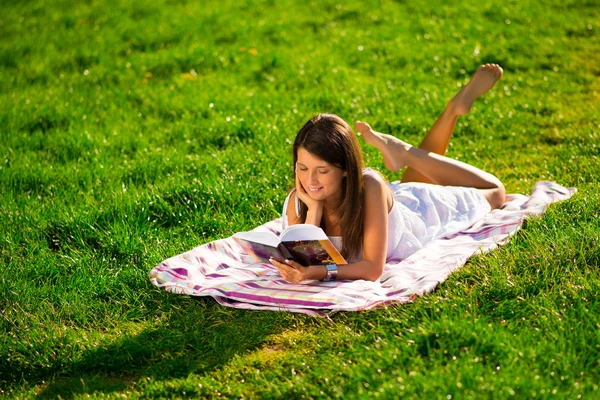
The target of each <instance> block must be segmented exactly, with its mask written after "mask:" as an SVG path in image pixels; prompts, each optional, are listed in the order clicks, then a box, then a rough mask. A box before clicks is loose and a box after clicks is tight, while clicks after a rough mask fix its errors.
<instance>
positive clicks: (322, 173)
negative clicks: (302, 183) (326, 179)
mask: <svg viewBox="0 0 600 400" xmlns="http://www.w3.org/2000/svg"><path fill="white" fill-rule="evenodd" d="M319 173H320V174H321V175H325V174H328V173H329V171H319Z"/></svg>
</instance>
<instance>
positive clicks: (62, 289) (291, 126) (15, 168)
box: [0, 0, 600, 398]
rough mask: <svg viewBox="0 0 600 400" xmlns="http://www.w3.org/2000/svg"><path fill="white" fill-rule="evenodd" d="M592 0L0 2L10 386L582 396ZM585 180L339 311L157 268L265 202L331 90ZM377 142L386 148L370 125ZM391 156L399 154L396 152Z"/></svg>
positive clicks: (593, 374) (390, 127)
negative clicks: (221, 295)
mask: <svg viewBox="0 0 600 400" xmlns="http://www.w3.org/2000/svg"><path fill="white" fill-rule="evenodd" d="M597 8H598V3H597V1H594V0H587V1H566V2H565V1H560V2H559V1H543V2H542V3H540V2H533V1H518V2H517V1H505V2H489V3H485V4H482V3H475V2H469V1H463V2H460V3H456V2H452V3H448V2H441V1H433V2H432V1H428V2H424V1H416V2H415V1H410V2H402V1H378V2H371V3H370V4H367V3H366V2H333V1H320V2H313V3H310V4H305V2H297V1H250V2H246V3H245V4H243V5H240V4H239V2H187V3H186V2H169V1H165V2H160V1H159V2H154V3H151V4H147V5H144V6H141V5H138V4H137V3H135V2H129V3H127V2H119V3H118V4H113V3H109V2H104V1H97V2H93V3H89V4H87V3H71V2H67V1H57V2H52V4H47V2H41V1H27V2H15V4H4V5H3V12H2V15H1V16H0V34H1V35H2V38H3V40H2V42H1V43H0V104H1V105H2V107H1V108H0V134H1V137H2V140H0V155H1V156H2V157H1V158H0V187H1V190H0V262H1V265H2V269H1V270H0V313H1V318H0V333H1V334H0V391H1V392H0V393H1V394H4V395H6V396H9V397H19V398H28V397H34V396H36V395H38V396H40V397H47V398H55V397H57V396H61V397H62V398H74V397H84V396H87V395H91V396H92V397H101V396H109V397H120V396H122V395H126V396H127V397H141V398H147V397H151V396H163V397H175V398H179V397H186V396H193V397H218V396H220V395H223V396H229V397H242V396H243V397H250V398H258V397H267V398H300V397H302V396H304V397H305V398H323V397H344V398H353V397H363V398H366V397H369V398H372V397H377V396H379V397H381V398H395V397H400V398H404V397H425V398H428V397H433V398H440V397H447V396H452V397H454V398H457V397H461V398H481V397H499V398H505V397H510V396H514V397H515V398H521V397H550V396H552V395H553V394H554V395H557V396H560V397H563V398H577V397H578V396H579V395H581V396H583V397H584V398H593V397H597V393H598V383H597V382H598V381H600V376H599V374H598V371H599V370H600V361H599V360H600V358H599V346H600V341H599V336H598V332H599V328H600V326H599V324H600V322H599V318H598V315H600V304H599V302H598V293H599V289H600V288H599V283H600V279H599V276H598V254H600V245H599V244H598V236H599V232H600V224H599V222H598V216H599V215H600V205H599V202H598V200H599V198H598V185H599V183H600V180H599V179H598V176H600V167H599V165H598V156H599V155H600V150H599V147H598V146H600V133H599V132H600V112H599V111H598V110H599V108H598V100H599V93H600V80H599V78H598V76H600V55H599V54H600V53H599V52H598V51H597V48H598V39H597V38H598V36H597V31H598V29H599V27H600V19H599V17H598V13H597V12H595V11H596V9H597ZM484 62H498V63H500V64H501V65H502V66H503V67H504V70H505V75H504V77H503V79H502V80H501V81H500V82H499V83H498V84H497V86H496V87H495V89H494V90H493V91H492V92H490V93H489V94H487V95H486V96H485V97H484V98H483V99H482V100H481V101H479V102H478V103H477V104H476V105H475V106H474V108H473V110H472V111H471V113H470V114H469V115H468V116H466V117H464V118H462V119H461V120H460V121H459V124H458V126H457V129H456V133H455V135H454V137H453V139H452V142H451V147H450V150H449V153H448V155H450V156H452V157H456V158H459V159H460V160H463V161H467V162H470V163H473V164H475V165H477V166H479V167H482V168H484V169H488V170H490V171H492V172H494V173H495V174H496V175H497V176H499V177H500V179H502V180H503V182H505V184H506V187H507V188H508V191H509V192H513V193H516V192H518V193H529V192H530V191H531V188H532V186H533V184H534V183H535V182H536V181H539V180H552V181H556V182H558V183H560V184H562V185H565V186H569V187H577V188H578V190H579V192H578V194H577V195H576V196H575V197H574V198H572V199H571V200H569V201H567V202H564V203H561V204H558V205H553V206H551V207H550V209H549V211H548V213H547V215H546V216H545V217H544V218H536V219H534V220H532V221H529V222H528V223H527V224H526V226H525V227H524V229H523V230H521V231H520V232H519V233H518V234H517V235H516V237H515V238H514V239H513V240H512V241H511V242H510V244H508V245H507V246H505V247H502V248H500V249H498V250H495V251H494V252H492V253H489V254H486V255H483V256H477V257H474V258H472V259H471V260H470V261H469V263H467V265H466V266H465V267H464V268H463V269H461V270H460V271H457V272H456V273H454V274H453V275H452V276H451V277H450V279H448V281H446V282H445V283H443V284H442V285H440V287H439V288H438V289H437V290H436V291H435V292H434V293H432V294H430V295H427V296H423V297H422V298H418V299H417V300H416V301H415V302H414V303H413V304H408V305H401V306H391V307H388V308H386V309H381V310H375V311H370V312H362V313H338V314H334V315H332V317H331V319H330V320H324V319H314V318H311V317H305V316H301V315H291V314H285V313H272V312H249V311H241V310H234V309H229V308H223V307H221V306H218V305H217V304H216V303H215V302H214V301H213V300H212V299H200V300H197V299H191V298H188V297H184V296H176V295H171V294H167V293H164V292H161V291H159V290H157V289H156V288H154V287H153V286H152V285H151V284H150V281H149V279H148V272H149V271H150V269H151V268H152V267H153V266H154V265H156V264H157V263H159V262H160V261H162V260H164V259H166V258H168V257H171V256H173V255H175V254H179V253H181V252H184V251H187V250H189V249H191V248H193V247H195V246H197V245H199V244H201V243H205V242H208V241H210V240H214V239H218V238H223V237H226V236H229V235H231V234H232V233H234V232H236V231H240V230H246V229H250V228H253V227H255V226H257V225H259V224H262V223H265V222H267V221H269V220H271V219H273V218H276V217H277V216H279V213H280V208H281V205H282V202H283V199H284V197H285V194H286V191H287V189H288V188H289V187H290V186H291V184H292V169H291V150H290V141H291V140H293V138H294V135H295V132H296V131H297V130H298V129H299V128H300V127H301V126H302V124H303V123H304V122H305V121H306V120H307V119H308V118H309V117H310V116H312V115H313V114H315V113H318V112H333V113H337V114H339V115H340V116H342V117H343V118H345V119H346V120H347V121H350V122H352V121H354V120H358V119H360V120H365V121H368V122H369V123H371V125H372V126H374V127H375V128H376V129H378V130H380V131H383V132H388V133H392V134H394V135H397V136H399V137H402V138H405V139H406V140H408V141H409V142H411V143H418V141H419V140H420V138H421V137H422V136H423V134H424V131H425V130H426V129H427V128H428V127H429V126H430V125H431V123H432V122H433V121H434V120H435V118H436V116H437V115H438V114H439V113H440V112H441V110H442V109H443V107H444V105H445V103H446V102H447V100H448V99H449V98H451V96H452V95H453V94H454V93H455V92H456V91H457V90H458V89H459V87H460V85H462V84H464V83H466V82H467V81H468V79H469V76H470V75H471V74H472V73H473V72H474V71H475V69H476V68H477V66H478V65H480V64H481V63H484ZM364 151H365V160H366V162H367V164H368V165H370V166H373V167H375V168H379V169H383V163H382V160H381V159H380V157H379V155H378V154H377V153H376V151H374V150H373V149H370V148H365V149H364ZM387 176H388V178H389V179H391V180H393V179H398V178H399V177H400V174H398V173H394V174H387Z"/></svg>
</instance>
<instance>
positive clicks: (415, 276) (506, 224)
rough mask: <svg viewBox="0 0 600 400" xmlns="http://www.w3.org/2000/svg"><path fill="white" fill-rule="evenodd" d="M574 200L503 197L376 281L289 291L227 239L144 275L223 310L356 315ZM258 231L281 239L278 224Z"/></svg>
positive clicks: (562, 194) (553, 188) (560, 194)
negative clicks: (469, 223) (498, 205)
mask: <svg viewBox="0 0 600 400" xmlns="http://www.w3.org/2000/svg"><path fill="white" fill-rule="evenodd" d="M574 193H575V189H567V188H564V187H562V186H560V185H558V184H556V183H552V182H538V183H537V184H536V185H535V187H534V189H533V192H532V193H531V196H524V195H519V194H512V195H508V196H507V199H506V203H505V204H504V206H503V207H502V208H501V209H498V210H493V211H492V212H490V213H489V214H487V215H486V217H484V218H483V219H482V220H480V221H479V222H477V223H476V224H475V225H473V226H472V227H470V228H469V229H467V230H465V231H462V232H459V233H458V234H455V235H452V236H450V237H446V238H444V239H439V240H435V241H433V242H431V243H430V244H428V245H427V246H426V247H425V248H423V249H421V250H418V251H417V252H416V253H414V254H412V255H411V256H410V257H408V258H406V259H404V260H389V261H388V263H387V264H386V265H385V269H384V272H383V275H382V276H381V278H380V279H379V280H378V281H376V282H370V281H364V280H358V281H334V282H320V281H310V282H305V283H302V284H291V283H288V282H286V281H285V280H283V279H282V278H281V276H280V274H279V271H278V270H277V268H276V267H274V266H272V265H270V264H266V263H256V262H255V261H254V260H253V259H252V258H250V257H249V256H248V255H246V254H245V253H244V251H243V250H242V248H241V247H240V246H239V245H238V244H237V243H236V242H235V241H234V240H233V238H231V237H229V238H227V239H222V240H217V241H214V242H211V243H207V244H204V245H201V246H198V247H196V248H194V249H192V250H190V251H188V252H186V253H183V254H180V255H177V256H175V257H171V258H169V259H167V260H165V261H163V262H162V263H160V264H159V265H157V266H156V267H155V268H154V269H152V271H151V272H150V279H151V281H152V283H153V284H154V285H156V286H158V287H161V288H164V289H165V290H167V291H169V292H172V293H179V294H186V295H190V296H211V297H213V298H214V299H215V300H216V301H217V302H219V303H220V304H222V305H224V306H229V307H235V308H243V309H251V310H276V311H290V312H298V313H305V314H309V315H321V316H323V315H327V314H328V313H331V312H333V311H340V310H342V311H358V310H367V309H370V308H373V307H378V306H382V305H384V304H389V303H403V302H409V301H411V300H412V299H413V298H414V297H415V296H418V295H422V294H425V293H429V292H431V291H433V290H434V289H435V287H436V286H437V285H438V284H439V283H440V282H442V281H444V280H445V279H446V278H447V277H448V275H449V274H450V273H451V272H452V271H454V270H456V269H458V268H460V267H462V266H463V265H464V264H465V262H466V261H467V259H468V258H469V257H470V256H472V255H473V254H476V253H478V252H486V251H489V250H492V249H494V248H496V247H497V246H499V245H502V244H505V243H507V242H508V240H509V239H510V237H511V236H512V235H513V234H514V233H515V232H517V230H519V228H520V227H521V225H522V224H523V220H524V218H525V217H527V216H529V215H540V214H542V213H543V212H544V211H545V209H546V207H547V206H548V205H549V204H550V203H552V202H556V201H562V200H566V199H568V198H569V197H571V196H572V195H573V194H574ZM255 230H256V231H271V232H274V233H275V234H279V232H280V230H281V219H276V220H273V221H271V222H268V223H266V224H264V225H261V226H259V227H258V228H256V229H255Z"/></svg>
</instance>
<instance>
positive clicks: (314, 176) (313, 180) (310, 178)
mask: <svg viewBox="0 0 600 400" xmlns="http://www.w3.org/2000/svg"><path fill="white" fill-rule="evenodd" d="M308 181H309V182H310V183H317V182H319V180H318V179H317V172H316V171H315V172H311V173H310V175H309V176H308Z"/></svg>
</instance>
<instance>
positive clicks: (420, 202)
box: [283, 168, 491, 262]
mask: <svg viewBox="0 0 600 400" xmlns="http://www.w3.org/2000/svg"><path fill="white" fill-rule="evenodd" d="M373 173H376V172H375V171H373V170H372V169H370V168H365V169H364V170H363V175H366V174H373ZM389 186H390V188H391V189H392V192H393V193H394V204H393V206H392V209H391V210H390V212H389V213H388V244H387V254H386V262H388V261H390V260H392V259H394V260H403V259H405V258H407V257H408V256H410V255H411V254H413V253H414V252H416V251H417V250H419V249H422V248H423V247H424V246H426V245H427V244H428V243H430V242H432V241H433V240H436V239H440V238H443V237H446V236H450V235H453V234H455V233H457V232H460V231H462V230H465V229H467V228H468V227H470V226H471V225H473V224H474V223H475V222H477V221H479V220H480V219H481V218H483V217H484V216H485V215H486V214H487V213H489V212H490V211H491V207H490V205H489V203H488V202H487V200H486V199H485V197H484V196H483V194H482V193H481V192H480V191H479V190H477V189H474V188H469V187H460V186H440V185H433V184H428V183H421V182H410V183H400V182H390V183H389ZM294 190H295V189H293V190H292V191H290V193H289V194H288V196H287V198H286V199H285V202H284V204H283V229H285V228H286V227H287V226H288V221H287V215H286V210H287V206H288V202H289V199H290V196H291V195H292V193H293V192H294ZM299 210H300V203H299V200H298V197H296V211H297V212H298V213H299ZM329 239H330V240H331V242H332V243H333V245H334V246H335V247H336V248H337V249H338V250H340V251H341V248H342V237H340V236H329ZM361 259H362V251H361V252H360V253H359V255H358V256H357V257H354V258H353V259H351V260H348V261H358V260H361Z"/></svg>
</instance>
